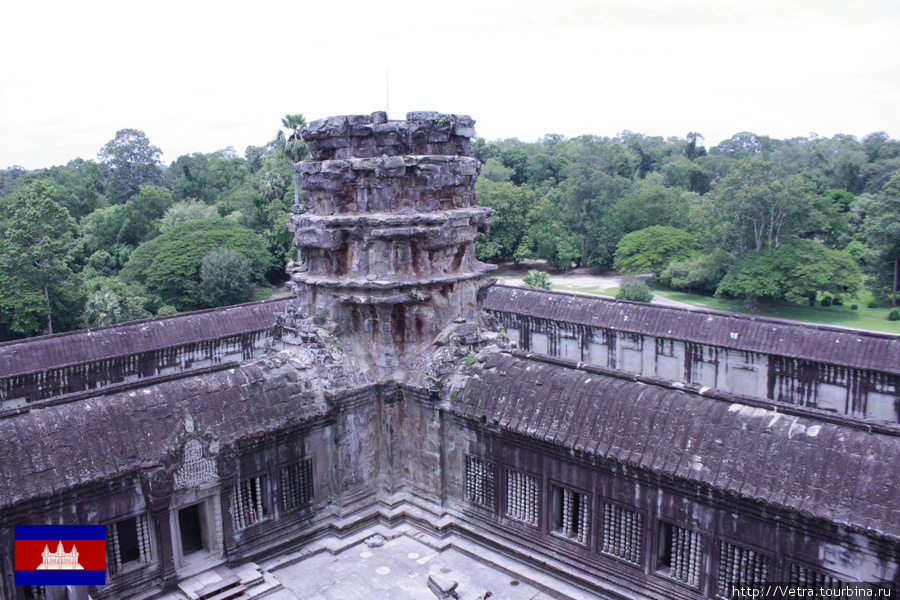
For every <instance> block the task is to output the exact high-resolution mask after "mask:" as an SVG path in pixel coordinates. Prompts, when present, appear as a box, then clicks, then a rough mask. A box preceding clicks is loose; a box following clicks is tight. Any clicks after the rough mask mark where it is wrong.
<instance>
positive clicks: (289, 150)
mask: <svg viewBox="0 0 900 600" xmlns="http://www.w3.org/2000/svg"><path fill="white" fill-rule="evenodd" d="M281 126H282V127H283V128H284V129H288V130H290V131H291V133H289V134H285V132H284V129H279V130H278V135H277V136H275V144H276V146H278V149H279V150H281V152H282V154H284V155H285V156H287V157H288V158H289V159H291V162H299V161H301V160H303V159H304V158H306V156H307V154H309V148H308V147H307V146H306V142H304V141H303V138H301V137H300V128H301V127H306V119H305V118H304V117H303V115H301V114H296V115H285V116H284V118H283V119H281Z"/></svg>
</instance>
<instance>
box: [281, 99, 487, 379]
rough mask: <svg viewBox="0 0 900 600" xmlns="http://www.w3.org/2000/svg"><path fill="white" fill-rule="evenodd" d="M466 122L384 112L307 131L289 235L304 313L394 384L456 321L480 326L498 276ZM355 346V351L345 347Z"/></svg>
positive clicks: (430, 114)
mask: <svg viewBox="0 0 900 600" xmlns="http://www.w3.org/2000/svg"><path fill="white" fill-rule="evenodd" d="M474 124H475V122H474V121H473V120H472V119H471V118H470V117H467V116H462V115H448V114H441V113H437V112H412V113H408V114H407V115H406V120H405V121H388V120H387V115H386V113H384V112H375V113H372V114H371V115H351V116H340V117H329V118H327V119H321V120H319V121H313V122H312V123H310V124H309V126H308V127H306V128H304V129H302V130H301V132H300V133H301V135H302V136H303V139H304V140H306V141H307V143H308V144H309V148H310V153H311V158H312V160H310V161H305V162H300V163H297V165H296V166H295V169H296V171H297V174H298V178H299V182H300V187H302V188H303V189H305V190H306V191H307V194H308V196H307V202H308V210H307V212H306V213H305V214H302V215H295V216H294V217H293V218H292V221H291V229H292V231H294V232H295V237H294V243H295V244H296V245H297V247H298V248H299V249H300V252H301V256H302V258H303V259H304V260H305V266H304V267H301V269H299V270H296V271H295V272H294V273H293V274H292V282H293V285H294V290H295V292H296V293H297V296H298V299H299V302H300V307H301V310H302V311H303V312H305V313H306V315H307V316H309V317H310V318H312V319H313V320H314V321H316V322H317V323H320V324H327V326H328V328H329V329H333V331H334V334H335V336H336V337H337V338H338V340H339V341H340V344H342V346H344V347H345V349H347V350H349V351H351V352H352V353H355V354H356V355H357V356H360V357H368V361H369V362H370V364H371V365H372V366H374V367H375V368H376V371H379V372H380V375H381V376H384V375H388V376H391V377H393V378H395V379H403V378H405V374H406V373H405V371H406V369H407V368H408V367H409V365H410V364H411V363H412V361H413V359H414V357H416V356H417V355H419V354H420V353H421V351H422V350H424V349H425V348H427V347H428V346H429V345H430V344H431V343H432V342H433V341H434V339H435V338H436V337H437V336H438V334H439V333H440V332H441V331H442V330H443V329H444V328H445V327H447V326H448V325H450V324H451V323H454V322H457V323H458V322H461V320H465V321H467V322H472V323H477V321H478V317H479V313H480V309H481V300H482V298H483V295H484V292H485V290H486V288H487V287H489V286H490V285H491V284H492V283H493V282H494V280H493V279H491V278H488V277H486V275H487V273H489V272H490V271H492V270H494V269H495V268H496V267H495V266H493V265H486V264H484V263H481V262H479V261H478V260H477V259H476V258H475V252H474V241H475V236H476V235H477V234H478V233H479V232H487V231H488V229H489V228H490V219H489V217H490V215H491V214H492V213H493V210H492V209H490V208H485V207H478V206H476V204H475V180H476V179H477V177H478V171H479V169H480V163H479V162H478V160H477V159H476V158H474V156H472V151H471V148H470V144H469V138H471V137H472V136H473V135H474V134H475V130H474V128H473V126H474ZM347 345H349V347H347Z"/></svg>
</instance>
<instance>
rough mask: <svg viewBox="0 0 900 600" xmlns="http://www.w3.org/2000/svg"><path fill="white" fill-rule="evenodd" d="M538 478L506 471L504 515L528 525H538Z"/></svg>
mask: <svg viewBox="0 0 900 600" xmlns="http://www.w3.org/2000/svg"><path fill="white" fill-rule="evenodd" d="M538 490H539V486H538V480H537V478H536V477H532V476H531V475H526V474H525V473H518V472H516V471H507V472H506V516H508V517H510V518H511V519H515V520H516V521H521V522H522V523H526V524H528V525H534V526H535V527H537V525H538V522H539V521H538V515H539V514H540V513H539V511H538V508H539V504H538V501H539V498H538Z"/></svg>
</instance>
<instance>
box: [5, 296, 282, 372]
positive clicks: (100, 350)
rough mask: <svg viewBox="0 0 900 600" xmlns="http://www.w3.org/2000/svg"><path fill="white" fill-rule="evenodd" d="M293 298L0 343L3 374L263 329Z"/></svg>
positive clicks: (40, 369)
mask: <svg viewBox="0 0 900 600" xmlns="http://www.w3.org/2000/svg"><path fill="white" fill-rule="evenodd" d="M291 301H293V297H292V296H290V297H287V298H276V299H270V300H261V301H257V302H247V303H245V304H235V305H233V306H227V307H220V308H210V309H205V310H199V311H194V312H187V313H180V314H177V315H167V316H164V317H154V318H151V319H141V320H138V321H128V322H125V323H118V324H116V325H104V326H102V327H94V328H89V329H80V330H76V331H67V332H64V333H57V334H53V335H47V336H38V337H34V338H27V339H25V340H14V341H11V342H4V343H2V344H0V377H14V376H17V375H24V374H26V373H36V372H41V371H46V370H50V369H59V368H65V367H69V366H72V365H79V364H84V363H90V362H94V361H99V360H108V359H112V358H117V357H121V356H130V355H136V354H141V353H143V352H148V351H152V350H159V349H163V348H170V347H176V346H181V345H185V344H191V343H198V342H203V341H207V340H213V339H218V338H225V337H231V336H236V335H241V334H245V333H250V332H252V331H261V330H265V329H268V328H270V327H272V326H273V325H274V324H275V319H274V317H273V316H272V315H273V314H274V313H276V312H280V311H282V310H284V309H285V308H286V306H287V304H289V303H290V302H291Z"/></svg>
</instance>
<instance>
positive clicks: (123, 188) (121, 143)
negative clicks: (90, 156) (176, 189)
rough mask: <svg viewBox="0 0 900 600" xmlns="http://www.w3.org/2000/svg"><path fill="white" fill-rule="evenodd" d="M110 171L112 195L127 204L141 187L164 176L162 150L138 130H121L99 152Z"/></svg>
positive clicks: (114, 198) (119, 201) (114, 199)
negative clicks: (161, 164)
mask: <svg viewBox="0 0 900 600" xmlns="http://www.w3.org/2000/svg"><path fill="white" fill-rule="evenodd" d="M97 156H98V158H100V161H101V162H103V163H104V164H105V165H106V168H107V169H108V171H109V179H110V196H111V198H112V199H113V201H114V202H116V203H123V202H125V201H126V200H128V199H129V198H131V197H132V196H134V195H135V194H137V193H138V191H139V190H140V189H141V186H144V185H148V184H154V183H157V182H159V181H160V180H161V179H162V168H161V166H160V158H161V157H162V150H160V149H159V148H157V147H156V146H154V145H152V144H151V143H150V140H149V139H147V136H146V134H144V132H143V131H140V130H137V129H120V130H119V131H117V132H116V137H114V138H113V139H111V140H110V141H108V142H107V143H106V145H105V146H103V148H101V149H100V152H99V153H98V154H97Z"/></svg>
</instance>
